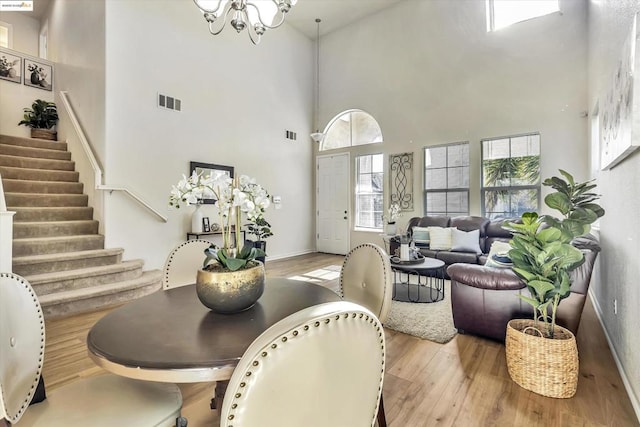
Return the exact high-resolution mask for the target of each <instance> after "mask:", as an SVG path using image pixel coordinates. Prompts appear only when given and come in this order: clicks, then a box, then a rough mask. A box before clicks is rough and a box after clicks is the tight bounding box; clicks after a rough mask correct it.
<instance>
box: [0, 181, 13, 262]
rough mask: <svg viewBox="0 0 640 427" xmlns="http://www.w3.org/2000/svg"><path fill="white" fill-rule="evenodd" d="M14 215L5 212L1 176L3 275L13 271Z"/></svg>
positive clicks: (0, 247)
mask: <svg viewBox="0 0 640 427" xmlns="http://www.w3.org/2000/svg"><path fill="white" fill-rule="evenodd" d="M15 214H16V213H15V212H10V211H8V210H7V202H6V200H5V198H4V189H3V188H2V176H0V271H2V272H5V273H11V272H12V271H13V270H12V262H13V216H14V215H15Z"/></svg>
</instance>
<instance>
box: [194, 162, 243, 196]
mask: <svg viewBox="0 0 640 427" xmlns="http://www.w3.org/2000/svg"><path fill="white" fill-rule="evenodd" d="M189 170H190V172H189V174H190V175H192V174H193V172H197V173H200V172H204V174H205V175H208V174H210V173H211V172H214V171H222V172H226V173H227V174H228V175H229V178H233V166H225V165H215V164H213V163H201V162H190V163H189ZM202 203H203V204H205V205H213V204H215V203H216V200H215V199H202Z"/></svg>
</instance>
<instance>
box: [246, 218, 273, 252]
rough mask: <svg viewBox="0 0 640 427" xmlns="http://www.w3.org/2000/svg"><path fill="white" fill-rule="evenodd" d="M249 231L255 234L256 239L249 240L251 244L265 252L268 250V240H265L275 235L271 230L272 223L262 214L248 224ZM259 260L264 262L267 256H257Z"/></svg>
mask: <svg viewBox="0 0 640 427" xmlns="http://www.w3.org/2000/svg"><path fill="white" fill-rule="evenodd" d="M247 232H248V233H249V234H251V235H253V236H255V239H256V240H249V242H250V243H251V245H252V246H253V247H254V248H257V249H260V250H262V251H263V252H266V251H267V242H266V241H265V240H264V239H266V238H268V237H271V236H273V233H272V232H271V224H269V222H267V220H266V219H264V217H263V216H262V215H260V216H258V217H257V218H255V220H254V221H253V222H250V223H249V224H247ZM256 259H257V260H258V261H261V262H262V263H263V264H264V263H265V262H266V261H265V257H264V256H261V257H257V258H256Z"/></svg>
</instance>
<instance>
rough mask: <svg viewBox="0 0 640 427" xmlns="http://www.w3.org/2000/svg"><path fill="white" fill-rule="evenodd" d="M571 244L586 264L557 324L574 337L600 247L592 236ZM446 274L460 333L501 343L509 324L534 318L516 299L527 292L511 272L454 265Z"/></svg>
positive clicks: (576, 274) (574, 276)
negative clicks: (583, 257)
mask: <svg viewBox="0 0 640 427" xmlns="http://www.w3.org/2000/svg"><path fill="white" fill-rule="evenodd" d="M573 244H574V246H576V247H577V248H579V249H581V250H582V251H583V252H584V254H585V262H584V264H582V265H581V266H580V267H578V268H577V269H575V270H574V271H572V273H571V294H570V295H569V296H568V297H567V298H565V299H564V300H562V301H561V302H560V305H559V306H558V312H557V317H556V321H557V323H558V324H559V325H560V326H564V327H565V328H567V329H569V330H571V331H572V332H573V333H574V334H577V333H578V326H579V325H580V317H581V316H582V309H583V308H584V303H585V301H586V299H587V291H588V290H589V283H590V281H591V273H592V272H593V266H594V264H595V261H596V258H597V256H598V252H600V246H599V244H598V241H597V240H596V238H595V237H593V236H591V235H588V236H584V237H579V238H577V239H575V240H574V241H573ZM447 273H448V274H449V276H450V277H451V308H452V312H453V323H454V325H455V327H456V329H458V331H459V332H461V333H470V334H473V335H479V336H483V337H487V338H491V339H494V340H498V341H504V339H505V335H506V328H507V323H508V322H509V320H511V319H518V318H523V319H525V318H526V319H528V318H532V317H533V309H532V307H531V306H530V305H529V304H527V303H526V302H524V301H522V300H521V299H520V298H518V295H520V294H522V295H525V296H529V291H528V290H527V288H526V286H525V284H524V282H522V281H521V280H520V278H519V277H518V276H516V274H515V273H514V272H513V271H512V270H511V269H508V268H506V269H505V268H493V267H485V266H483V265H475V264H453V265H451V266H449V267H448V268H447Z"/></svg>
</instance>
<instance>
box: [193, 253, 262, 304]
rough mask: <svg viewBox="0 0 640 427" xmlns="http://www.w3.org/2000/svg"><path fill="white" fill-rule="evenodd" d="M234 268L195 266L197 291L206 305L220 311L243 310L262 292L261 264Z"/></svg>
mask: <svg viewBox="0 0 640 427" xmlns="http://www.w3.org/2000/svg"><path fill="white" fill-rule="evenodd" d="M253 265H254V266H253V267H249V268H245V269H242V270H237V271H209V270H198V275H197V277H196V293H197V294H198V299H200V302H202V304H204V305H205V306H206V307H208V308H209V309H211V310H213V311H215V312H217V313H223V314H232V313H238V312H240V311H244V310H246V309H248V308H250V307H251V306H253V305H254V304H255V303H256V301H258V299H259V298H260V297H261V296H262V292H264V276H265V274H264V265H263V264H262V263H261V262H259V261H253Z"/></svg>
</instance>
